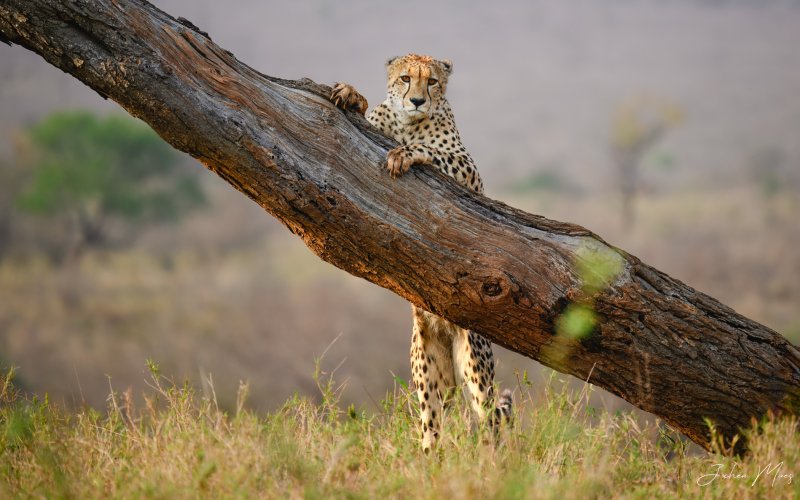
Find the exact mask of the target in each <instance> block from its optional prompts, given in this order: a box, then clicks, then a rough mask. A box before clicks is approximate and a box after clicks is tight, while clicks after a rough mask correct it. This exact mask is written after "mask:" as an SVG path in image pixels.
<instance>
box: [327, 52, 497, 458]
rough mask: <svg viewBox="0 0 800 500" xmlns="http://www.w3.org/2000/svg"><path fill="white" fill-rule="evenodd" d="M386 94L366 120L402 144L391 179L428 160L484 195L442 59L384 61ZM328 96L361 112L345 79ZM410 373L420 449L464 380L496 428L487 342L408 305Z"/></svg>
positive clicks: (392, 160)
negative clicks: (455, 114) (450, 99)
mask: <svg viewBox="0 0 800 500" xmlns="http://www.w3.org/2000/svg"><path fill="white" fill-rule="evenodd" d="M386 70H387V77H388V79H387V91H388V95H387V97H386V100H385V101H383V102H382V103H381V104H379V105H378V106H376V107H375V108H374V109H373V110H372V111H371V112H370V113H369V115H368V116H367V120H368V121H369V122H370V123H371V124H372V125H373V126H375V127H377V128H378V129H379V130H381V132H383V133H384V134H386V135H388V136H390V137H392V138H394V139H395V140H396V141H397V142H399V143H400V144H401V145H400V146H398V147H396V148H394V149H392V150H391V151H389V154H388V156H387V162H386V168H387V169H388V171H389V174H390V175H391V176H392V177H394V178H396V177H399V176H402V175H403V174H404V173H406V172H407V171H408V169H409V168H410V167H411V166H412V165H417V164H419V165H430V166H433V167H434V168H436V169H437V170H439V171H440V172H442V173H444V174H446V175H448V176H450V177H452V178H453V179H455V180H456V182H458V183H459V184H460V185H462V186H464V187H466V188H468V189H470V190H472V191H474V192H476V193H479V194H483V181H481V177H480V175H479V174H478V170H477V168H476V167H475V163H474V162H473V161H472V157H471V156H470V155H469V153H467V151H466V149H465V148H464V145H463V144H462V143H461V137H460V135H459V133H458V129H457V128H456V124H455V119H454V118H453V112H452V111H451V109H450V104H449V103H448V102H447V99H446V98H445V90H446V89H447V80H448V78H449V77H450V74H451V72H452V70H453V64H452V63H451V62H450V61H448V60H436V59H434V58H432V57H430V56H423V55H417V54H408V55H406V56H402V57H395V58H392V59H390V60H389V61H388V62H387V63H386ZM330 99H331V101H332V102H333V103H334V104H336V105H337V106H338V107H340V108H342V109H347V110H351V111H355V112H358V113H359V114H362V115H363V114H365V113H366V111H367V100H366V99H365V98H364V97H363V96H362V95H361V94H359V93H358V92H357V91H356V89H355V88H353V87H352V86H351V85H348V84H343V83H338V84H336V85H335V86H334V88H333V90H332V92H331V96H330ZM412 313H413V325H414V326H413V330H412V334H411V372H412V379H413V382H414V386H415V388H416V392H417V396H418V398H419V405H420V417H421V427H422V448H423V450H425V451H426V452H427V451H430V450H431V448H432V447H433V446H434V445H435V443H436V439H437V437H438V435H439V429H440V425H441V418H442V406H443V404H446V403H447V401H448V400H449V398H450V396H451V395H452V393H453V392H454V391H455V388H456V387H458V386H460V385H461V384H464V385H465V386H466V389H467V390H466V394H467V395H468V397H469V398H470V402H471V405H472V408H473V410H474V411H475V413H476V414H477V415H478V417H479V418H480V419H482V420H483V419H485V418H487V417H488V418H489V424H490V425H491V426H492V427H494V428H496V426H497V424H498V423H499V422H501V421H504V420H508V419H509V418H510V415H511V404H512V399H511V391H509V390H505V391H503V393H502V394H501V395H500V398H499V400H498V401H497V404H496V405H495V400H494V357H493V354H492V345H491V343H490V342H489V341H488V340H486V339H484V338H483V337H481V336H480V335H479V334H477V333H475V332H473V331H470V330H467V329H464V328H461V327H459V326H457V325H455V324H453V323H451V322H449V321H447V320H445V319H443V318H441V317H439V316H436V315H435V314H433V313H430V312H428V311H426V310H424V309H421V308H419V307H417V306H414V305H412Z"/></svg>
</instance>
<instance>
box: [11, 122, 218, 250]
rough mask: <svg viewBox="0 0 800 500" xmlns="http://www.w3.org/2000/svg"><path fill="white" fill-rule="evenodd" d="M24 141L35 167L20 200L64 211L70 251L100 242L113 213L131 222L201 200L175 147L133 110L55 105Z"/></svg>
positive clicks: (52, 212)
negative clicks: (106, 111)
mask: <svg viewBox="0 0 800 500" xmlns="http://www.w3.org/2000/svg"><path fill="white" fill-rule="evenodd" d="M24 149H25V153H24V154H23V157H24V159H23V161H25V162H26V163H29V164H30V166H31V168H32V172H31V180H30V182H29V183H28V185H27V186H26V188H25V189H24V190H23V191H22V193H21V194H20V195H19V196H18V198H17V206H18V207H19V208H20V209H22V210H24V211H26V212H29V213H32V214H37V215H42V216H47V217H53V218H64V217H66V218H67V219H68V223H70V224H72V226H73V227H74V232H75V233H76V237H75V240H74V241H73V242H71V245H69V246H70V248H68V252H70V253H76V252H78V251H79V250H80V249H81V248H83V247H85V246H96V245H99V244H101V243H103V242H104V241H105V240H106V225H107V222H108V221H109V220H110V219H118V220H122V221H125V222H126V223H127V224H128V225H129V227H136V226H141V225H142V224H146V223H152V222H160V221H175V220H178V219H179V218H180V216H181V215H183V214H184V213H185V212H186V211H187V210H189V209H191V208H194V207H197V206H199V205H202V204H203V203H204V202H205V195H204V193H203V191H202V188H201V186H200V184H199V182H198V180H197V177H196V176H195V175H193V174H192V173H191V172H186V171H185V170H183V169H181V168H179V167H180V156H179V155H178V153H177V152H176V151H175V150H174V149H172V148H171V147H170V146H169V145H167V144H166V143H165V142H164V141H163V140H161V138H160V137H158V135H157V134H156V133H155V132H153V130H152V129H151V128H150V127H148V126H147V125H145V124H143V123H142V122H140V121H138V120H134V119H132V118H130V117H126V116H120V115H109V116H107V117H98V116H95V115H93V114H91V113H89V112H86V111H70V112H59V113H55V114H53V115H51V116H49V117H48V118H46V119H45V120H43V121H42V122H40V123H38V124H37V125H35V126H33V127H31V128H30V129H29V130H28V131H27V134H26V145H25V148H24Z"/></svg>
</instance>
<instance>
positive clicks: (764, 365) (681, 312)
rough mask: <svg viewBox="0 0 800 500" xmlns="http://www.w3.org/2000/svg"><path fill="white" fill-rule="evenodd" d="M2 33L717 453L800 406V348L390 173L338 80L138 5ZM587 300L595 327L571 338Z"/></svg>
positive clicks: (449, 303)
mask: <svg viewBox="0 0 800 500" xmlns="http://www.w3.org/2000/svg"><path fill="white" fill-rule="evenodd" d="M0 34H2V38H3V39H4V41H6V42H10V43H14V44H19V45H22V46H24V47H26V48H28V49H30V50H32V51H34V52H36V53H38V54H40V55H41V56H42V57H43V58H44V59H45V60H47V61H48V62H49V63H51V64H53V65H54V66H57V67H58V68H60V69H62V70H63V71H65V72H67V73H70V74H71V75H73V76H75V77H76V78H77V79H79V80H81V81H82V82H84V83H85V84H86V85H88V86H90V87H91V88H93V89H94V90H96V91H97V92H98V93H99V94H100V95H101V96H103V97H107V98H111V99H113V100H115V101H116V102H118V103H119V104H121V105H122V106H123V107H124V108H125V109H127V110H128V111H129V112H130V113H131V114H132V115H134V116H137V117H139V118H141V119H142V120H144V121H146V122H147V123H149V124H150V125H151V126H152V127H153V128H154V129H155V130H156V131H157V132H158V133H159V134H160V135H161V136H162V137H163V138H164V139H165V140H166V141H167V142H169V143H170V144H172V145H173V146H174V147H176V148H177V149H180V150H182V151H185V152H187V153H189V154H191V155H192V156H194V157H195V158H197V159H199V160H200V161H201V162H202V163H203V164H204V165H206V167H208V168H209V169H211V170H212V171H214V172H216V173H217V174H218V175H219V176H220V177H222V178H223V179H225V180H226V181H227V182H229V183H230V184H232V185H233V186H235V187H236V188H237V189H238V190H240V191H241V192H242V193H244V194H245V195H247V196H249V197H250V198H251V199H253V200H254V201H255V202H257V203H258V204H259V205H261V206H262V207H263V208H264V209H265V210H267V211H268V212H269V213H271V214H272V215H274V216H275V217H277V218H278V219H279V220H280V221H281V222H283V223H284V224H285V225H286V226H287V227H288V228H289V230H291V231H292V232H293V233H295V234H297V235H298V236H300V237H301V238H302V239H303V241H304V242H305V243H306V245H308V247H309V248H311V250H313V251H314V252H315V253H316V254H317V255H318V256H319V257H320V258H322V259H324V260H326V261H327V262H330V263H331V264H333V265H335V266H337V267H339V268H341V269H344V270H345V271H347V272H349V273H351V274H354V275H356V276H360V277H362V278H365V279H367V280H369V281H371V282H373V283H376V284H378V285H380V286H382V287H384V288H387V289H389V290H391V291H393V292H395V293H397V294H399V295H401V296H402V297H404V298H406V299H408V300H409V301H410V302H413V303H414V304H417V305H420V306H422V307H425V308H426V309H428V310H430V311H432V312H435V313H437V314H439V315H441V316H443V317H445V318H447V319H449V320H451V321H453V322H455V323H457V324H459V325H462V326H464V327H467V328H471V329H474V330H476V331H478V332H480V333H481V334H483V335H485V336H486V337H488V338H490V339H491V340H492V341H494V342H496V343H498V344H500V345H502V346H504V347H507V348H509V349H511V350H513V351H516V352H519V353H522V354H524V355H526V356H529V357H531V358H533V359H536V360H538V361H540V362H542V363H543V364H545V365H547V366H550V367H552V368H554V369H556V370H559V371H561V372H564V373H569V374H571V375H574V376H576V377H579V378H581V379H584V380H585V379H589V378H590V381H591V383H593V384H595V385H597V386H599V387H602V388H604V389H606V390H608V391H610V392H612V393H613V394H616V395H618V396H620V397H622V398H624V399H626V400H628V401H630V402H631V403H633V404H634V405H636V406H638V407H639V408H642V409H643V410H646V411H649V412H652V413H654V414H656V415H658V416H659V417H661V418H663V419H664V420H665V421H667V422H668V423H669V424H670V425H672V426H674V427H675V428H676V429H678V430H680V431H682V432H683V433H685V434H686V435H687V436H688V437H690V438H691V439H692V440H694V441H695V442H697V443H698V444H700V445H701V446H703V447H705V448H707V449H708V448H710V446H711V438H710V433H709V429H708V425H707V422H706V421H705V419H709V420H710V421H712V422H713V423H714V424H715V426H716V428H717V429H718V431H719V433H720V434H721V435H722V436H724V437H725V438H726V439H727V440H728V441H730V440H731V439H732V438H733V437H734V436H735V435H736V434H737V432H738V431H739V430H740V428H742V427H748V426H749V425H750V423H751V419H752V418H753V417H756V418H758V417H761V416H763V415H765V414H767V413H768V412H770V411H772V412H777V413H786V412H788V413H796V411H797V409H798V407H799V406H798V402H800V394H799V393H798V390H799V389H800V353H799V352H798V350H797V349H796V348H795V347H794V346H792V344H790V343H789V342H788V341H786V340H785V339H784V338H782V337H781V336H780V335H778V334H777V333H775V332H774V331H772V330H770V329H769V328H766V327H765V326H762V325H760V324H758V323H756V322H754V321H752V320H749V319H747V318H745V317H743V316H741V315H739V314H737V313H736V312H734V311H733V310H731V309H730V308H728V307H726V306H724V305H722V304H720V303H719V302H717V301H716V300H714V299H713V298H711V297H709V296H707V295H704V294H702V293H699V292H697V291H695V290H694V289H692V288H691V287H689V286H687V285H685V284H683V283H681V282H679V281H677V280H674V279H672V278H670V277H669V276H667V275H665V274H663V273H661V272H659V271H657V270H655V269H653V268H652V267H649V266H647V265H646V264H643V263H642V262H640V261H639V260H638V259H637V258H636V257H634V256H631V255H629V254H627V253H625V252H623V251H621V250H618V249H615V248H613V247H610V246H609V245H607V244H606V243H605V242H604V241H603V240H602V239H600V238H599V237H597V236H596V235H594V234H593V233H591V232H590V231H587V230H586V229H583V228H581V227H578V226H575V225H571V224H564V223H560V222H555V221H551V220H547V219H545V218H542V217H538V216H535V215H530V214H527V213H524V212H522V211H519V210H515V209H513V208H511V207H508V206H506V205H504V204H502V203H499V202H496V201H493V200H490V199H488V198H485V197H481V196H478V195H475V194H472V193H469V192H467V191H466V190H464V189H462V188H460V187H459V186H457V185H456V184H455V183H454V182H451V181H450V180H448V179H447V178H444V177H442V176H441V175H439V174H437V173H435V172H434V171H433V170H432V169H428V168H414V169H412V171H411V172H409V173H408V174H406V176H404V177H403V178H401V179H398V180H392V179H391V178H390V177H389V176H388V175H387V174H386V173H385V172H384V171H383V169H382V168H381V166H382V164H383V162H384V159H385V156H386V152H387V150H388V149H389V148H390V147H391V146H392V143H391V141H390V140H389V139H387V138H385V137H384V136H382V135H380V134H379V133H377V132H375V131H374V130H372V129H371V128H370V127H369V126H368V125H367V123H366V121H365V120H364V119H363V118H362V117H359V116H355V115H351V114H345V113H343V112H341V111H339V110H337V109H336V108H334V107H333V106H332V105H331V104H330V103H328V101H327V99H326V95H327V93H328V92H329V88H328V87H326V86H323V85H317V84H314V83H313V82H311V81H308V80H301V81H287V80H281V79H278V78H273V77H270V76H266V75H263V74H261V73H259V72H257V71H255V70H253V69H252V68H250V67H248V66H247V65H245V64H243V63H241V62H240V61H238V60H237V59H236V58H235V57H234V56H233V55H232V54H231V53H229V52H227V51H225V50H223V49H221V48H220V47H218V46H217V45H215V44H214V43H213V42H212V41H211V39H210V38H209V36H208V35H207V34H206V33H203V32H202V31H200V30H198V29H197V28H196V27H194V26H193V25H192V24H191V23H189V22H188V21H185V20H182V19H181V20H176V19H174V18H172V17H170V16H169V15H167V14H165V13H164V12H161V11H160V10H158V9H156V8H155V7H153V6H152V5H150V4H148V3H146V2H144V1H141V0H85V1H80V2H62V1H61V0H0ZM4 50H7V49H4ZM338 76H346V75H338ZM586 249H589V251H590V252H606V255H607V256H608V257H607V258H609V259H611V260H612V261H614V262H613V264H614V265H615V266H618V268H619V273H618V274H616V275H615V276H614V278H613V279H611V280H610V281H609V282H608V283H607V284H606V285H607V286H604V287H600V288H598V289H592V290H589V291H587V288H586V287H585V286H584V285H585V283H584V280H583V279H582V276H581V272H579V269H580V266H581V264H582V262H584V260H585V259H584V257H583V255H584V254H583V253H582V252H585V251H586ZM584 263H585V262H584ZM590 271H591V270H590ZM575 302H578V303H583V304H590V305H591V307H592V308H593V310H594V312H595V314H596V323H593V327H592V329H591V331H589V332H588V335H587V336H585V337H582V338H570V337H569V336H564V335H557V334H556V333H557V331H556V330H557V328H556V324H557V322H558V320H559V318H560V317H561V316H562V314H563V313H564V311H565V310H566V309H567V308H568V307H569V305H570V304H571V303H575ZM738 448H739V449H740V450H741V449H744V448H743V447H742V444H741V442H740V444H739V446H738Z"/></svg>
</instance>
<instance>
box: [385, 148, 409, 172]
mask: <svg viewBox="0 0 800 500" xmlns="http://www.w3.org/2000/svg"><path fill="white" fill-rule="evenodd" d="M413 164H414V158H413V156H412V155H411V153H410V152H409V151H408V150H407V149H406V148H404V147H403V146H400V147H396V148H394V149H393V150H391V151H389V154H388V155H387V156H386V169H387V170H388V171H389V175H391V176H392V178H393V179H396V178H398V177H400V176H402V175H403V174H405V173H406V172H408V169H409V168H411V165H413Z"/></svg>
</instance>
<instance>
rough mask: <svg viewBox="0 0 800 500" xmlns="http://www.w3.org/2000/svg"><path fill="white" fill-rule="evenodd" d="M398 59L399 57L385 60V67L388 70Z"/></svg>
mask: <svg viewBox="0 0 800 500" xmlns="http://www.w3.org/2000/svg"><path fill="white" fill-rule="evenodd" d="M398 59H400V56H394V57H390V58H389V59H387V60H386V67H387V68H388V67H389V66H391V65H392V63H393V62H395V61H396V60H398Z"/></svg>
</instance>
